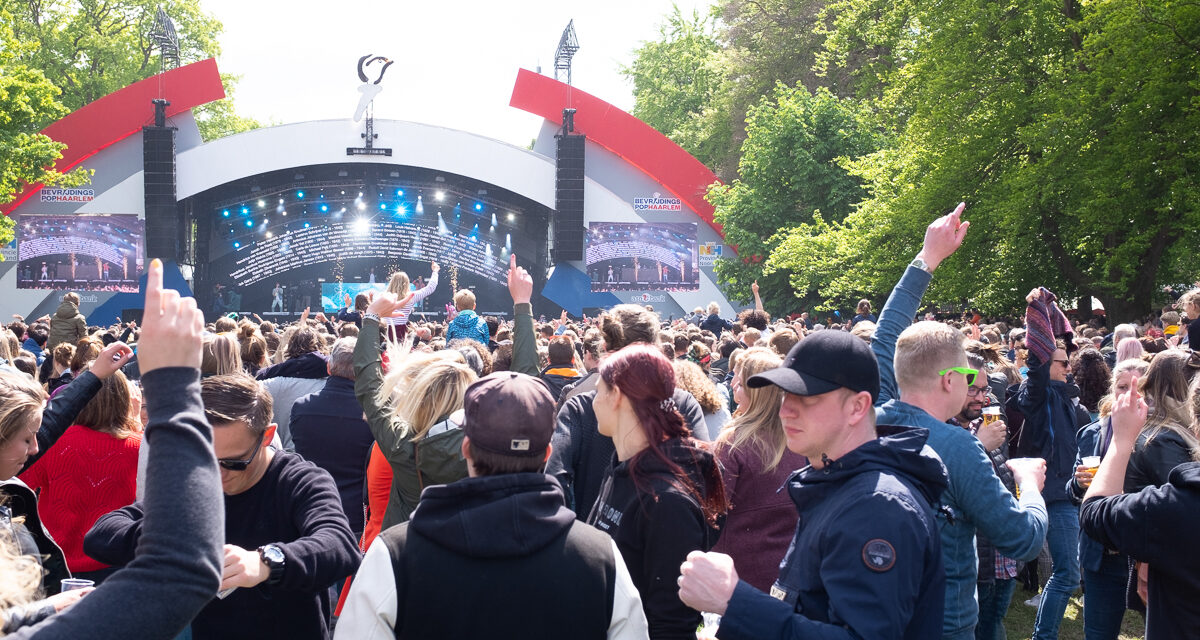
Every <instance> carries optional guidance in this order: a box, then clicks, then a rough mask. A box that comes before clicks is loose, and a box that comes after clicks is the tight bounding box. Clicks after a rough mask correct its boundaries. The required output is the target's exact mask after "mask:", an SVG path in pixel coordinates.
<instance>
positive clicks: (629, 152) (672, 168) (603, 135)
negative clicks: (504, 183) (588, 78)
mask: <svg viewBox="0 0 1200 640" xmlns="http://www.w3.org/2000/svg"><path fill="white" fill-rule="evenodd" d="M509 105H510V106H513V107H516V108H518V109H521V110H523V111H528V112H529V113H532V114H535V115H539V116H541V117H543V118H545V119H546V120H549V121H550V122H553V123H556V124H559V125H561V124H562V110H563V109H567V108H574V109H578V111H577V112H576V114H575V130H576V131H578V132H580V133H583V134H584V135H586V136H587V137H588V139H589V140H591V141H592V142H594V143H596V144H598V145H600V146H601V147H604V148H605V149H608V150H609V151H611V152H613V153H615V154H617V155H618V156H620V157H621V158H622V159H623V160H625V161H626V162H628V163H630V164H632V165H633V166H635V167H637V168H638V169H639V170H640V171H642V172H643V173H645V174H646V175H647V176H650V177H651V178H652V179H654V180H655V181H657V182H658V183H659V184H661V185H663V186H664V187H666V188H667V190H668V191H670V192H671V193H672V194H673V195H674V196H675V197H676V198H679V199H680V200H682V201H684V202H686V203H687V205H688V206H689V207H691V209H692V210H693V211H695V212H696V213H697V214H699V215H700V218H701V219H702V220H704V221H705V222H707V223H708V225H709V226H710V227H712V228H713V229H715V230H716V232H717V233H718V234H720V235H721V237H722V238H724V237H725V233H724V231H723V230H722V229H721V225H719V224H717V223H716V221H714V220H713V206H712V205H711V204H709V203H708V201H707V200H705V199H704V194H705V192H706V191H707V190H708V185H710V184H712V183H714V182H716V181H717V176H716V174H714V173H713V172H712V171H709V169H708V167H706V166H704V163H702V162H700V161H699V160H697V159H696V158H695V156H693V155H692V154H690V153H688V152H687V151H684V150H683V148H682V147H680V146H679V145H677V144H675V143H674V142H672V141H671V139H670V138H668V137H666V136H664V135H663V134H661V133H659V132H658V131H656V130H655V129H654V128H653V127H651V126H650V125H648V124H646V123H645V122H642V121H641V120H638V119H637V118H635V117H633V116H632V115H630V114H628V113H626V112H624V111H622V110H620V109H618V108H616V107H614V106H613V105H611V104H609V103H607V102H605V101H603V100H601V99H600V98H597V97H596V96H593V95H591V94H589V93H586V92H584V91H580V90H579V89H576V88H574V87H571V86H570V85H567V84H564V83H562V82H559V81H557V80H554V79H552V78H548V77H546V76H543V75H542V74H540V73H534V72H532V71H529V70H527V69H521V70H520V71H519V72H518V73H517V82H516V85H515V86H514V87H513V93H512V99H511V100H510V101H509Z"/></svg>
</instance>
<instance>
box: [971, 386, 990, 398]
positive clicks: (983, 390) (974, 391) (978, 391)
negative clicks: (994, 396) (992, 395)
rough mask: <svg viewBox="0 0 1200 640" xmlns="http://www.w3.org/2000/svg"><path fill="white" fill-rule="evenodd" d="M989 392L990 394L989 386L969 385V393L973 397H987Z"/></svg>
mask: <svg viewBox="0 0 1200 640" xmlns="http://www.w3.org/2000/svg"><path fill="white" fill-rule="evenodd" d="M987 394H988V387H977V386H975V385H971V386H969V387H967V395H968V396H971V397H972V398H978V397H981V396H982V397H984V398H986V397H987Z"/></svg>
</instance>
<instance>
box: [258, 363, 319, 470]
mask: <svg viewBox="0 0 1200 640" xmlns="http://www.w3.org/2000/svg"><path fill="white" fill-rule="evenodd" d="M254 377H255V379H257V380H261V381H262V383H263V386H264V387H266V388H267V391H269V392H271V398H272V399H273V400H274V403H273V404H272V405H271V410H272V414H271V422H274V423H275V424H277V425H279V429H278V433H279V440H280V441H281V442H282V443H283V448H284V449H287V450H289V451H291V450H292V446H293V443H292V405H293V404H295V403H296V401H297V400H299V399H300V398H302V397H304V396H306V395H308V394H310V393H317V392H318V391H320V390H321V389H322V388H324V387H325V379H326V378H328V377H329V365H328V362H327V361H326V359H325V356H323V355H321V354H319V353H306V354H304V355H302V356H297V357H295V358H290V359H288V360H285V361H283V362H280V363H279V364H276V365H272V366H269V367H267V368H266V369H263V370H262V371H259V372H258V374H257V375H255V376H254Z"/></svg>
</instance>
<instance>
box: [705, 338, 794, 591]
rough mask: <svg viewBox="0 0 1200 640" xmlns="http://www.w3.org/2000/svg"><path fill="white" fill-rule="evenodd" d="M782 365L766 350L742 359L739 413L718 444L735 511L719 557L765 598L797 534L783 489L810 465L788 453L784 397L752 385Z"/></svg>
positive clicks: (736, 383)
mask: <svg viewBox="0 0 1200 640" xmlns="http://www.w3.org/2000/svg"><path fill="white" fill-rule="evenodd" d="M782 362H783V359H782V358H780V357H779V355H778V354H776V353H775V352H774V351H772V350H770V349H767V348H764V347H754V348H751V349H747V350H746V351H745V352H744V353H743V354H742V355H741V357H740V358H739V359H738V363H737V369H736V370H735V372H734V376H733V383H732V386H733V394H734V397H735V398H736V400H737V403H738V409H737V413H735V414H734V416H733V420H732V421H731V422H730V423H729V425H728V426H727V427H726V428H725V430H724V431H722V432H721V435H720V436H719V437H717V440H716V453H717V459H718V460H719V461H720V462H721V468H722V474H721V477H722V478H723V480H724V482H725V494H726V495H727V496H728V497H729V502H730V509H729V514H728V515H727V516H726V519H725V526H724V528H723V529H722V530H721V538H720V540H718V541H717V544H716V546H715V547H713V551H717V552H720V553H725V554H728V555H729V556H731V557H732V558H733V561H734V564H735V565H736V566H737V568H738V575H739V576H741V578H742V579H743V580H745V581H746V582H748V583H750V584H751V585H753V586H754V588H756V589H760V590H762V591H764V592H769V591H770V589H771V585H772V584H774V582H775V579H776V578H777V577H778V575H779V562H780V561H781V560H783V556H784V555H785V554H786V553H787V549H788V544H790V543H791V541H792V534H793V533H795V530H796V507H795V506H794V505H793V504H792V501H791V498H790V497H789V496H788V494H787V492H786V491H785V492H781V491H779V490H778V489H779V487H782V486H783V484H784V482H786V481H787V478H788V476H789V475H791V473H792V472H793V471H795V470H796V469H800V468H802V467H804V466H806V465H807V464H808V460H806V459H805V458H804V456H801V455H798V454H795V453H792V452H791V451H788V448H787V438H786V436H785V435H784V432H783V423H782V422H781V421H780V419H779V405H780V402H781V401H782V399H783V391H782V390H780V388H779V387H776V386H775V385H768V386H765V387H759V388H755V389H752V388H750V387H748V386H746V381H747V380H749V379H750V377H751V376H754V375H757V374H759V373H763V372H764V371H768V370H770V369H775V368H777V367H779V366H780V364H781V363H782Z"/></svg>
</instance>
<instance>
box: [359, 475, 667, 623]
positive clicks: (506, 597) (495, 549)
mask: <svg viewBox="0 0 1200 640" xmlns="http://www.w3.org/2000/svg"><path fill="white" fill-rule="evenodd" d="M529 603H537V604H536V610H537V614H536V615H533V616H528V617H526V616H513V615H512V614H513V612H514V611H522V610H526V609H528V607H529ZM464 611H466V612H470V615H463V612H464ZM492 635H495V636H504V637H521V638H533V639H538V638H547V639H549V638H561V637H565V636H568V635H569V636H570V637H572V638H605V637H608V638H645V637H646V621H645V618H644V616H643V615H642V609H641V602H640V600H639V598H638V593H637V590H636V589H635V588H634V586H633V583H632V581H631V580H630V577H629V573H628V571H626V570H625V564H624V562H623V561H622V560H621V555H620V552H619V551H618V550H617V548H616V545H615V544H614V543H613V541H612V540H611V539H610V538H609V537H608V536H605V535H604V534H602V533H600V532H598V531H596V530H594V529H592V528H591V527H588V526H587V525H585V524H583V523H581V522H577V521H576V520H575V514H573V513H571V511H570V510H569V509H567V508H566V505H565V504H564V502H563V493H562V488H561V487H560V486H559V485H558V482H557V481H555V480H554V478H552V477H550V476H547V475H545V474H541V473H514V474H503V475H495V476H484V477H479V478H468V479H463V480H459V481H458V482H455V483H452V484H448V485H443V486H434V487H430V488H429V489H427V490H426V491H425V495H424V497H423V499H422V500H421V506H420V507H419V508H417V510H416V511H415V512H413V514H412V520H410V521H409V522H408V523H406V524H403V525H400V526H398V527H394V528H392V529H389V530H387V531H385V532H383V533H382V534H380V536H379V538H378V539H377V542H376V543H375V544H373V545H372V546H371V549H370V551H368V553H367V556H366V557H365V558H364V559H363V564H362V568H361V569H360V570H359V572H358V575H357V576H356V577H355V580H354V585H353V586H352V587H351V591H350V595H349V596H348V597H347V599H346V606H345V608H344V609H343V611H342V616H341V618H340V619H339V621H338V626H337V636H336V637H337V638H339V639H340V638H353V639H355V640H358V639H362V638H365V639H378V638H386V637H393V636H395V637H405V638H433V637H437V638H481V637H489V636H492Z"/></svg>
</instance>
